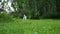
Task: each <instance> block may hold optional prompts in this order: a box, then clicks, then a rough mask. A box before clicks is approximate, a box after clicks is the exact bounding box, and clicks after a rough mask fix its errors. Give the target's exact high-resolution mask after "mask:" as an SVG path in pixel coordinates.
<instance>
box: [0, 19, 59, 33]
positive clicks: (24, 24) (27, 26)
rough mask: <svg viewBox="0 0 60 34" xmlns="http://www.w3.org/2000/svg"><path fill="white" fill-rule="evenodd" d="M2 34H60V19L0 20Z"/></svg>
mask: <svg viewBox="0 0 60 34" xmlns="http://www.w3.org/2000/svg"><path fill="white" fill-rule="evenodd" d="M0 34H60V20H54V19H41V20H22V19H14V20H13V21H10V20H7V21H4V20H3V21H0Z"/></svg>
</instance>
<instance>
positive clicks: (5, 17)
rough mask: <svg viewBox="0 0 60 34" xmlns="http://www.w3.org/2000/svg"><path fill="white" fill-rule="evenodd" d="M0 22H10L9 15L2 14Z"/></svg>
mask: <svg viewBox="0 0 60 34" xmlns="http://www.w3.org/2000/svg"><path fill="white" fill-rule="evenodd" d="M0 21H12V17H11V15H10V14H6V13H2V14H0Z"/></svg>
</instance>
